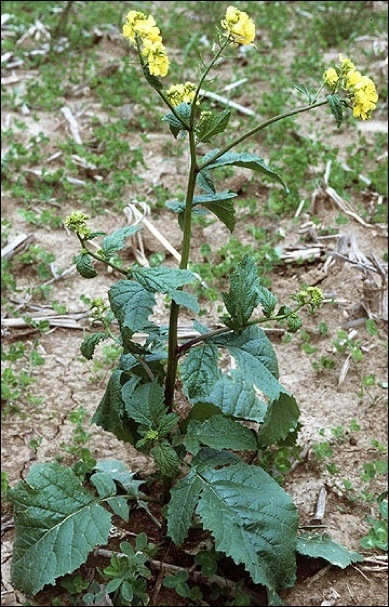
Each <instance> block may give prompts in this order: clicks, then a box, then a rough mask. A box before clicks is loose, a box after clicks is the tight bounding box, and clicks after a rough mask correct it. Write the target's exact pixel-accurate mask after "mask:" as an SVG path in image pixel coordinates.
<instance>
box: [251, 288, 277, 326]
mask: <svg viewBox="0 0 389 607" xmlns="http://www.w3.org/2000/svg"><path fill="white" fill-rule="evenodd" d="M256 289H257V291H258V299H259V303H260V304H261V306H262V310H263V313H264V315H265V316H266V317H267V318H269V316H271V315H272V314H273V312H274V308H275V307H276V305H277V299H276V297H274V295H273V293H271V292H270V291H269V290H268V289H266V288H265V287H263V286H262V285H260V284H258V286H257V287H256Z"/></svg>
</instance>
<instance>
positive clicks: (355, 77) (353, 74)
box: [345, 70, 363, 91]
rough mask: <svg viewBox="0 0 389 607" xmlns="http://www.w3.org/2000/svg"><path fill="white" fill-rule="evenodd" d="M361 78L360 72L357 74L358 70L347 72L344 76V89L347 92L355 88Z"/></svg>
mask: <svg viewBox="0 0 389 607" xmlns="http://www.w3.org/2000/svg"><path fill="white" fill-rule="evenodd" d="M362 78H363V76H362V74H361V72H358V70H350V71H349V72H347V74H346V75H345V85H346V86H345V88H346V90H347V91H348V90H349V89H352V88H354V87H355V86H358V84H359V83H360V82H361V80H362Z"/></svg>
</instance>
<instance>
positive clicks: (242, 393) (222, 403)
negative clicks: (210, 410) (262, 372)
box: [207, 369, 267, 423]
mask: <svg viewBox="0 0 389 607" xmlns="http://www.w3.org/2000/svg"><path fill="white" fill-rule="evenodd" d="M207 402H210V403H213V404H214V405H216V406H217V407H219V409H221V410H222V411H223V413H224V414H225V415H227V416H230V417H235V418H237V419H245V420H251V421H254V422H257V423H261V422H263V420H264V418H265V415H266V411H267V406H266V405H265V403H264V402H263V401H261V400H260V399H259V397H258V395H257V393H256V392H255V389H254V386H253V382H252V380H247V379H246V377H245V376H244V374H243V373H242V372H241V371H239V370H238V369H234V370H232V371H231V372H230V374H229V375H226V374H223V376H222V377H221V379H220V380H219V381H218V382H216V384H215V385H214V387H213V389H212V392H211V394H210V396H209V398H208V399H207Z"/></svg>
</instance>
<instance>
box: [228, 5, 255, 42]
mask: <svg viewBox="0 0 389 607" xmlns="http://www.w3.org/2000/svg"><path fill="white" fill-rule="evenodd" d="M221 24H222V27H223V28H224V29H225V30H226V31H227V34H226V35H227V36H228V38H229V39H231V40H232V41H233V42H236V43H237V44H250V45H252V44H253V41H254V38H255V23H254V21H253V20H252V19H250V17H249V16H248V14H247V13H244V12H243V11H240V10H239V9H237V8H235V7H234V6H229V7H228V8H227V11H226V14H225V17H224V19H223V20H222V22H221Z"/></svg>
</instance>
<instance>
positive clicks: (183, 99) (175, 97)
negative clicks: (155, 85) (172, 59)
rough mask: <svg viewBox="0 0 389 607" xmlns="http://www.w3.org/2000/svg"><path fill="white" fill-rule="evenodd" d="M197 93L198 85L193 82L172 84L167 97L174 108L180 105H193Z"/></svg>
mask: <svg viewBox="0 0 389 607" xmlns="http://www.w3.org/2000/svg"><path fill="white" fill-rule="evenodd" d="M195 93H196V85H195V84H193V83H192V82H185V84H172V86H171V87H170V88H169V89H168V90H167V91H166V95H167V97H168V98H169V101H170V103H171V104H172V105H173V106H176V105H180V103H192V101H193V99H194V96H195Z"/></svg>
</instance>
